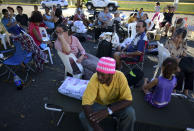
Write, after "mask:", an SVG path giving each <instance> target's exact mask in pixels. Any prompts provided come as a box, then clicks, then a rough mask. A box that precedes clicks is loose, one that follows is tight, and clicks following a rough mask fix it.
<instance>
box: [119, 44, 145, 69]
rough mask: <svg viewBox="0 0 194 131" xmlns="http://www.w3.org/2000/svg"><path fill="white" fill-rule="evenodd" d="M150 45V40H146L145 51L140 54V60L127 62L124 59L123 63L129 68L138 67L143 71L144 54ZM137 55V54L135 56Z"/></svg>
mask: <svg viewBox="0 0 194 131" xmlns="http://www.w3.org/2000/svg"><path fill="white" fill-rule="evenodd" d="M147 45H148V41H146V42H145V47H144V51H143V53H142V54H141V55H140V58H139V61H137V62H127V61H124V60H123V61H122V63H123V64H124V65H125V66H126V67H127V68H129V69H130V70H132V69H133V68H135V67H137V68H139V69H140V70H142V71H143V65H144V54H145V49H146V48H147ZM135 57H136V56H135Z"/></svg>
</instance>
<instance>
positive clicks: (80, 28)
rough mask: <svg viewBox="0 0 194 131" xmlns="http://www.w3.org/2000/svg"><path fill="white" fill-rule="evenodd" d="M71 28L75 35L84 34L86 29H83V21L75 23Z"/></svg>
mask: <svg viewBox="0 0 194 131" xmlns="http://www.w3.org/2000/svg"><path fill="white" fill-rule="evenodd" d="M73 27H74V28H75V30H74V31H75V32H76V33H86V32H87V29H86V27H85V25H84V24H83V21H75V22H74V23H73Z"/></svg>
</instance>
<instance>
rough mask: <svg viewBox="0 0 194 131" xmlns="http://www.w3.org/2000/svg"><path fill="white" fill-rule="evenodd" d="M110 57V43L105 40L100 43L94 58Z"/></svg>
mask: <svg viewBox="0 0 194 131" xmlns="http://www.w3.org/2000/svg"><path fill="white" fill-rule="evenodd" d="M111 55H112V43H111V42H108V41H106V40H102V41H100V43H99V45H98V50H97V54H96V56H97V57H98V58H101V57H111Z"/></svg>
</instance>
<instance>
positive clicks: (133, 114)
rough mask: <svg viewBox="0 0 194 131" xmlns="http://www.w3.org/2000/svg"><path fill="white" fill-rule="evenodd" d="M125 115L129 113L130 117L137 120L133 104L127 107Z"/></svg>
mask: <svg viewBox="0 0 194 131" xmlns="http://www.w3.org/2000/svg"><path fill="white" fill-rule="evenodd" d="M125 115H127V116H128V117H130V119H132V120H135V119H136V117H135V110H134V108H133V107H132V106H129V107H126V108H125Z"/></svg>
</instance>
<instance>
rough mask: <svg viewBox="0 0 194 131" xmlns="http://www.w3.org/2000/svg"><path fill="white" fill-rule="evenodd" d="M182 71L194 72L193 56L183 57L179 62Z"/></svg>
mask: <svg viewBox="0 0 194 131" xmlns="http://www.w3.org/2000/svg"><path fill="white" fill-rule="evenodd" d="M179 67H180V69H181V71H183V72H186V73H193V72H194V58H193V57H183V58H182V59H181V61H180V63H179Z"/></svg>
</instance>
